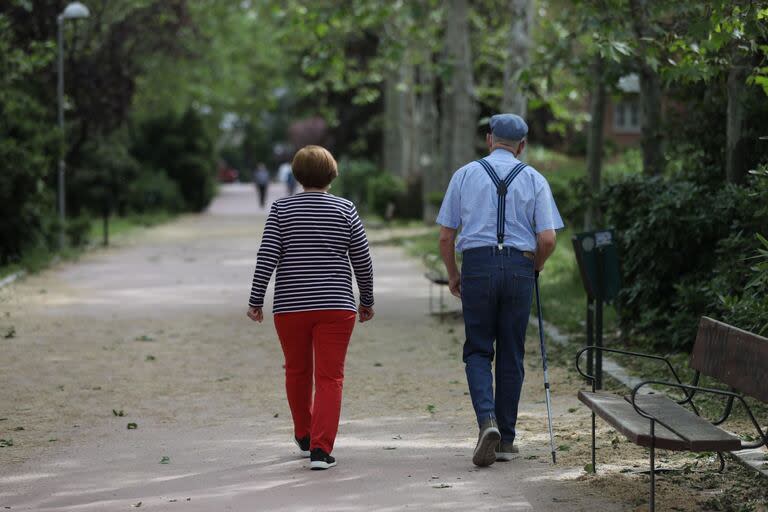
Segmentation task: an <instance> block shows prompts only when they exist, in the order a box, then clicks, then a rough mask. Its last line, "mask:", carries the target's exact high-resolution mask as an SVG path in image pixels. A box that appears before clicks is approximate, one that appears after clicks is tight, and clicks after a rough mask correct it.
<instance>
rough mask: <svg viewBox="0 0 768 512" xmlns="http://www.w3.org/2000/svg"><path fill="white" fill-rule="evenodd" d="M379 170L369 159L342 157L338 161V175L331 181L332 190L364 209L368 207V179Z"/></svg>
mask: <svg viewBox="0 0 768 512" xmlns="http://www.w3.org/2000/svg"><path fill="white" fill-rule="evenodd" d="M379 172H380V171H379V169H378V167H377V166H376V164H375V163H373V162H371V161H370V160H350V159H347V158H342V159H341V160H340V161H339V177H338V178H336V180H334V182H333V192H334V193H336V194H338V195H340V196H343V197H346V198H347V199H349V200H350V201H352V202H353V203H355V204H356V205H357V207H358V208H359V209H361V210H363V211H365V210H367V208H368V205H367V204H366V203H367V201H366V200H367V198H368V181H369V180H371V179H372V178H374V177H375V176H376V175H378V174H379Z"/></svg>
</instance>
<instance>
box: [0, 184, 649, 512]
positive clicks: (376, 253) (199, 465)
mask: <svg viewBox="0 0 768 512" xmlns="http://www.w3.org/2000/svg"><path fill="white" fill-rule="evenodd" d="M275 188H277V187H273V189H275ZM264 218H265V214H264V212H262V211H259V209H258V208H257V207H256V200H255V194H254V191H253V190H252V189H251V188H250V187H247V186H237V185H235V186H225V187H223V188H222V191H221V194H220V196H219V197H218V198H217V199H216V201H215V202H214V204H213V205H212V207H211V208H210V211H209V212H207V213H206V214H204V215H200V216H188V217H183V218H181V219H180V220H178V221H175V222H172V223H169V224H166V225H163V226H160V227H156V228H152V229H149V230H146V231H143V232H142V233H139V234H136V235H134V237H133V238H132V239H130V240H122V241H120V242H118V244H117V246H116V247H113V248H110V249H106V250H98V251H94V252H92V253H90V254H88V255H86V256H84V257H83V258H82V259H81V260H80V261H79V262H74V263H66V264H62V265H59V266H57V267H56V268H55V269H52V270H50V271H47V272H44V273H42V274H39V275H35V276H31V277H28V278H26V279H24V280H22V281H21V282H18V283H16V284H14V285H12V286H10V287H7V288H5V289H3V290H0V330H1V331H0V334H2V335H4V336H7V337H6V338H4V337H2V336H0V354H2V357H1V358H0V438H1V439H5V440H6V441H7V440H12V443H13V446H6V447H4V448H0V510H4V509H3V507H5V509H10V510H14V511H15V510H41V511H54V510H56V511H80V510H88V511H91V510H93V511H111V510H131V509H132V507H138V508H140V509H141V510H152V511H166V510H168V511H170V510H173V511H184V512H189V511H219V510H237V511H255V510H275V511H288V510H291V511H293V510H301V511H304V510H307V511H309V510H323V511H329V510H343V511H368V510H404V509H413V510H542V511H546V510H596V509H600V510H625V509H626V508H625V507H623V506H620V505H618V504H616V503H615V502H613V501H609V500H607V499H605V498H603V497H600V496H598V495H599V494H600V491H599V486H598V487H594V486H593V487H589V486H586V485H585V484H584V483H583V481H582V480H583V478H582V477H581V476H580V475H582V474H583V470H582V466H583V464H584V463H586V462H587V458H586V456H585V455H586V454H585V453H584V452H583V451H582V452H580V453H579V456H578V457H576V458H574V459H572V460H570V461H569V460H568V459H567V458H565V459H564V462H563V463H561V464H560V465H558V466H552V465H551V464H550V463H549V462H548V456H549V455H548V441H547V439H548V438H547V435H546V428H545V425H546V423H545V418H546V416H545V409H544V404H543V402H542V393H541V373H540V372H539V371H538V370H537V368H538V367H539V359H538V356H537V350H538V347H537V343H536V342H535V341H534V339H533V338H531V343H530V344H529V354H528V356H529V357H528V362H527V367H528V369H529V372H528V379H527V384H526V388H525V390H524V397H523V401H524V403H523V404H522V405H521V417H520V423H521V424H520V430H521V433H520V447H521V450H522V454H521V456H520V458H519V459H518V460H515V461H513V462H511V463H506V464H502V463H498V464H496V465H494V466H492V467H490V468H488V469H483V470H479V469H477V468H475V467H473V466H472V463H471V460H470V459H471V449H472V447H473V446H474V442H475V435H476V434H475V432H476V427H475V423H474V420H473V414H472V408H471V403H470V401H469V397H468V396H466V384H465V378H464V374H463V365H462V364H461V361H460V348H461V341H462V339H461V338H462V334H461V332H460V329H459V328H458V326H457V324H456V323H447V324H444V325H441V324H439V323H438V322H437V321H436V320H435V319H432V318H430V317H429V316H428V314H427V294H428V287H427V284H426V282H425V280H424V279H423V277H422V269H421V267H420V264H419V262H418V261H415V260H413V259H410V258H408V257H407V256H406V255H405V254H404V253H403V252H402V251H401V250H400V249H398V248H394V247H388V246H385V245H376V246H375V247H374V250H373V257H374V264H375V269H376V300H377V304H376V312H377V316H376V318H375V320H374V321H373V322H371V323H368V324H365V325H358V326H357V327H356V331H355V333H354V335H353V339H352V344H351V347H350V351H349V356H348V364H347V378H346V383H345V396H344V409H343V412H342V423H341V428H340V432H339V438H338V441H337V445H336V449H335V451H334V455H336V456H337V458H338V461H339V465H338V466H337V467H336V468H334V469H332V470H329V471H325V472H312V471H309V470H308V469H307V467H308V464H307V460H306V459H301V458H299V457H297V452H296V449H295V447H294V446H293V444H292V442H291V435H292V434H291V430H292V429H291V421H290V412H289V410H288V407H287V403H286V401H285V398H284V388H283V377H282V371H283V370H282V354H281V352H280V348H279V344H278V342H277V341H276V337H275V332H274V326H273V324H272V321H271V318H270V317H267V320H266V321H265V322H264V324H262V325H260V326H259V325H256V324H254V323H252V322H250V321H249V320H248V319H247V318H246V316H245V309H246V300H247V297H248V291H249V286H250V280H251V274H252V271H253V265H254V262H255V256H256V250H257V247H258V242H259V236H260V233H261V229H262V226H263V222H264ZM369 235H370V237H371V238H372V239H373V240H374V241H375V240H376V239H377V238H381V237H386V236H389V235H387V234H386V233H382V232H379V231H374V230H372V231H370V232H369ZM531 331H532V333H534V331H533V330H531ZM553 379H554V380H555V381H556V382H559V383H560V386H561V388H560V389H562V392H560V393H558V388H557V386H556V387H555V404H554V405H555V413H556V416H557V423H556V427H558V428H559V434H558V443H561V442H563V439H566V440H567V439H569V438H571V437H573V436H574V434H572V433H570V431H571V430H573V427H572V426H570V425H569V423H568V421H570V420H568V419H567V418H571V417H574V416H578V421H579V422H580V425H582V426H585V425H586V423H585V419H586V418H587V415H586V412H584V411H583V410H579V412H578V413H577V414H576V415H574V414H573V412H574V407H575V406H576V405H577V403H576V401H575V398H574V393H573V392H572V391H573V390H574V389H575V386H577V385H578V384H577V383H575V382H573V381H571V377H570V376H568V374H567V373H566V372H565V371H563V370H558V369H554V371H553ZM129 424H135V426H136V427H137V428H135V429H129V428H128V426H129ZM131 426H133V425H131ZM580 428H581V427H580ZM580 435H583V436H584V437H585V438H586V437H588V434H587V431H586V430H583V431H582V432H580ZM565 456H567V454H564V457H565ZM638 485H639V484H638ZM638 489H642V490H641V491H639V492H640V493H642V492H643V491H644V490H645V487H644V486H643V485H640V486H639V487H638ZM641 501H642V494H641Z"/></svg>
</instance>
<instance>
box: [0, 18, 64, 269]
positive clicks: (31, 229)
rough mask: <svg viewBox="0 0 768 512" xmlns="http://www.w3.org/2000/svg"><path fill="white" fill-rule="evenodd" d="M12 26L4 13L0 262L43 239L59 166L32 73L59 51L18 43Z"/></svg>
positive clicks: (0, 31) (0, 28)
mask: <svg viewBox="0 0 768 512" xmlns="http://www.w3.org/2000/svg"><path fill="white" fill-rule="evenodd" d="M11 37H12V30H11V26H10V22H9V21H8V19H7V18H6V17H5V15H3V14H0V264H6V263H9V262H13V261H16V260H18V258H19V257H20V256H21V253H22V251H23V250H24V249H25V248H26V247H28V246H33V245H36V244H39V243H43V242H44V240H45V237H46V231H45V230H46V229H47V228H48V227H49V226H48V225H47V224H46V218H48V217H49V216H52V215H53V214H54V208H55V202H54V195H53V194H52V193H51V192H50V191H49V190H46V177H47V175H48V173H49V172H50V171H52V170H54V169H55V161H56V155H57V154H58V153H59V147H60V146H59V142H60V139H59V136H58V133H57V132H56V130H53V129H52V121H51V119H50V117H49V116H48V112H49V111H48V110H47V108H45V107H44V106H43V105H42V104H41V103H40V102H39V101H38V100H37V99H35V98H34V96H33V95H32V93H31V91H30V88H29V79H30V77H31V76H33V75H34V74H35V73H37V72H39V71H40V70H41V69H44V68H45V67H46V66H47V65H48V64H49V62H50V61H51V59H52V57H53V56H54V55H55V54H54V52H53V49H52V48H51V47H49V46H45V45H31V46H30V47H29V48H25V49H20V48H15V47H14V46H13V45H12V42H11Z"/></svg>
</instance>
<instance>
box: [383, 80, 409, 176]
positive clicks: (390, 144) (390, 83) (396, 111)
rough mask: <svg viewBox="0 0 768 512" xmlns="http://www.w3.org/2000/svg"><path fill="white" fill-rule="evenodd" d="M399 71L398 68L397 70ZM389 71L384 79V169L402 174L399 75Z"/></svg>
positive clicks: (395, 173) (401, 114)
mask: <svg viewBox="0 0 768 512" xmlns="http://www.w3.org/2000/svg"><path fill="white" fill-rule="evenodd" d="M398 71H399V70H398ZM399 75H400V74H399V72H398V73H391V74H390V75H388V76H387V78H386V80H385V81H384V147H383V151H382V152H383V160H384V162H383V163H384V166H383V167H384V170H385V171H386V172H390V173H392V174H394V175H396V176H403V175H404V174H405V169H404V168H403V165H402V153H403V146H402V141H401V139H400V130H401V126H400V123H401V122H402V117H403V108H402V105H403V92H402V90H399V88H398V85H399V84H400V76H399Z"/></svg>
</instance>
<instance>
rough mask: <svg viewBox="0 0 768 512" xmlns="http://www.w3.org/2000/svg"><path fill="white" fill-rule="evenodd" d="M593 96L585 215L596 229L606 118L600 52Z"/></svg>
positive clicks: (588, 225) (586, 222) (594, 68)
mask: <svg viewBox="0 0 768 512" xmlns="http://www.w3.org/2000/svg"><path fill="white" fill-rule="evenodd" d="M592 80H594V82H593V83H592V97H591V98H590V103H589V115H590V123H589V133H588V134H587V175H588V183H589V192H590V201H589V204H588V206H587V212H586V215H585V216H584V229H588V230H589V229H594V228H595V227H596V226H599V225H600V224H601V223H602V215H601V212H600V210H599V208H598V206H597V204H596V202H595V201H594V198H595V197H596V196H597V194H599V193H600V182H601V176H600V175H601V172H602V167H603V119H604V118H605V102H606V92H605V60H604V59H603V57H601V56H600V54H597V55H595V57H594V60H593V62H592Z"/></svg>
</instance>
